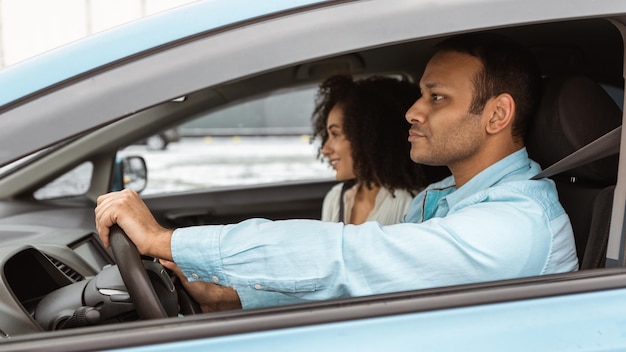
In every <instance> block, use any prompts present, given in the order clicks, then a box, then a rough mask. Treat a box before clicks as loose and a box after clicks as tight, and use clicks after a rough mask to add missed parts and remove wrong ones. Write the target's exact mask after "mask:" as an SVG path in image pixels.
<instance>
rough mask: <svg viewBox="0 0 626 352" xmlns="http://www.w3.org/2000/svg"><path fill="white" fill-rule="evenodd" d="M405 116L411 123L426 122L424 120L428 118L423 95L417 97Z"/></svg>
mask: <svg viewBox="0 0 626 352" xmlns="http://www.w3.org/2000/svg"><path fill="white" fill-rule="evenodd" d="M404 117H405V118H406V120H407V121H408V122H409V123H410V124H411V125H413V124H416V123H424V121H425V120H426V113H425V109H424V106H423V97H421V98H419V99H417V100H416V101H415V103H413V105H411V107H410V108H409V110H407V112H406V114H405V115H404Z"/></svg>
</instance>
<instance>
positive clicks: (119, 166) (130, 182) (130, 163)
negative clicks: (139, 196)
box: [111, 155, 148, 193]
mask: <svg viewBox="0 0 626 352" xmlns="http://www.w3.org/2000/svg"><path fill="white" fill-rule="evenodd" d="M147 184H148V168H147V166H146V161H145V159H144V158H143V157H141V156H138V155H132V156H125V157H123V158H116V159H115V167H114V168H113V183H112V185H111V191H121V190H123V189H132V190H133V191H136V192H137V193H141V191H143V190H144V189H145V188H146V185H147Z"/></svg>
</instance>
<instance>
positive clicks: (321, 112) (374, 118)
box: [312, 75, 449, 194]
mask: <svg viewBox="0 0 626 352" xmlns="http://www.w3.org/2000/svg"><path fill="white" fill-rule="evenodd" d="M419 97H420V90H419V87H418V86H417V85H415V84H413V83H411V82H408V81H406V80H398V79H395V78H390V77H382V76H375V77H370V78H367V79H363V80H356V81H355V80H353V79H352V77H351V76H347V75H336V76H332V77H330V78H328V79H327V80H325V81H324V82H323V83H322V84H321V85H320V86H319V89H318V92H317V96H316V100H315V109H314V111H313V116H312V120H313V140H316V139H319V140H321V145H320V147H319V149H318V154H317V156H318V158H319V159H323V155H322V148H323V145H324V143H325V142H326V140H327V139H328V131H327V129H326V124H327V121H328V114H329V113H330V111H331V110H332V108H333V107H334V106H335V105H339V106H340V107H341V108H342V110H343V115H344V121H343V133H344V134H345V135H346V138H347V139H348V140H349V141H350V145H351V148H352V158H353V160H354V174H355V176H356V179H357V180H358V182H359V183H360V184H362V185H365V186H366V187H368V188H371V187H372V186H380V187H385V188H387V189H389V190H390V191H391V192H392V194H393V191H394V190H396V189H401V190H406V191H409V192H411V193H413V194H415V193H416V192H418V191H419V190H421V189H422V188H424V187H425V186H427V185H428V184H430V183H431V182H434V181H438V180H441V179H443V177H445V176H447V175H449V171H448V169H447V168H441V167H430V166H425V165H420V164H416V163H414V162H413V161H411V159H410V157H409V155H410V154H409V152H410V149H411V145H410V143H409V142H408V140H407V138H408V130H409V127H410V125H409V123H408V122H407V121H406V119H405V113H406V111H407V110H408V109H409V108H410V107H411V105H413V103H414V102H415V101H416V100H417V99H418V98H419Z"/></svg>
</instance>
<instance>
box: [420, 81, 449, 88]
mask: <svg viewBox="0 0 626 352" xmlns="http://www.w3.org/2000/svg"><path fill="white" fill-rule="evenodd" d="M443 86H444V85H443V84H441V83H440V82H437V81H435V82H426V83H424V88H426V89H433V88H442V87H443Z"/></svg>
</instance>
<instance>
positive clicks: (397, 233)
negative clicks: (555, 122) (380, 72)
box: [95, 34, 578, 311]
mask: <svg viewBox="0 0 626 352" xmlns="http://www.w3.org/2000/svg"><path fill="white" fill-rule="evenodd" d="M420 88H421V90H422V97H421V98H420V99H419V100H417V101H416V102H415V104H414V105H413V106H412V107H411V108H410V109H409V111H408V112H407V114H406V119H407V121H409V123H410V124H411V129H410V131H409V137H408V139H409V141H410V142H411V144H412V147H411V152H410V156H411V159H413V161H415V162H418V163H423V164H428V165H445V166H447V167H448V168H449V169H450V171H451V172H452V176H451V177H449V178H446V179H445V180H443V181H441V182H439V183H436V184H432V185H430V186H429V187H427V188H426V190H424V191H423V192H421V193H420V194H419V195H417V197H416V198H415V200H414V201H413V203H412V205H411V208H410V209H409V211H408V212H407V214H406V216H405V218H404V223H402V224H397V225H391V226H380V225H379V224H378V223H375V222H367V223H365V224H362V225H343V224H341V223H327V222H326V223H325V222H319V221H313V220H287V221H274V222H273V221H268V220H262V219H253V220H247V221H244V222H242V223H239V224H234V225H225V226H198V227H190V228H183V229H177V230H174V231H172V230H168V229H164V228H162V227H161V226H160V225H158V224H157V222H156V221H155V220H154V217H153V216H152V214H151V213H150V211H149V210H148V209H147V207H146V206H145V204H143V202H142V201H141V199H140V197H139V196H138V195H137V194H136V193H134V192H132V191H122V192H116V193H110V194H107V195H103V196H101V197H100V198H99V199H98V206H97V208H96V210H95V212H96V226H97V229H98V231H99V233H100V237H101V239H102V241H103V243H104V244H105V246H108V244H109V241H108V233H109V227H110V226H112V225H113V224H115V223H117V224H119V225H120V227H122V229H124V230H125V232H126V233H127V234H128V235H129V237H130V238H131V239H132V240H133V242H135V244H136V245H137V247H138V250H139V251H140V252H141V253H143V254H146V255H150V256H154V257H157V258H161V259H164V260H166V261H164V265H165V266H167V267H169V268H172V269H174V270H176V272H177V273H178V275H179V276H182V275H183V274H184V279H183V281H185V283H186V287H187V289H188V290H189V291H190V293H191V294H192V295H193V296H194V297H195V298H196V300H197V301H198V302H199V303H200V304H201V305H202V306H203V309H204V310H205V311H209V310H218V309H227V308H235V307H239V306H242V307H244V308H253V307H263V306H271V305H276V304H288V303H298V302H306V301H314V300H324V299H331V298H338V297H350V296H360V295H369V294H377V293H385V292H393V291H403V290H412V289H420V288H427V287H437V286H445V285H454V284H462V283H469V282H479V281H490V280H500V279H509V278H516V277H524V276H533V275H542V274H549V273H558V272H568V271H575V270H577V268H578V261H577V257H576V250H575V246H574V238H573V234H572V229H571V225H570V222H569V218H568V217H567V215H566V214H565V212H564V210H563V208H562V207H561V205H560V204H559V202H558V196H557V192H556V188H555V186H554V184H553V182H552V181H550V180H548V179H543V180H536V181H535V180H529V179H530V178H531V177H532V176H534V175H535V174H537V173H538V172H539V171H540V167H539V166H538V164H536V163H535V162H533V161H531V160H530V159H528V155H527V153H526V149H525V148H524V140H523V137H524V131H525V126H526V124H527V121H528V120H529V119H530V117H531V116H532V113H533V109H534V107H535V105H536V104H537V100H538V98H537V94H538V91H539V74H538V73H537V70H536V68H535V66H534V63H533V60H532V58H531V56H530V54H528V53H527V52H526V51H524V50H523V49H522V48H521V47H519V46H517V45H516V44H515V43H513V42H511V41H509V40H507V39H506V38H502V37H499V36H491V35H481V34H478V35H468V36H461V37H455V38H452V39H449V40H447V41H445V42H443V43H442V44H441V45H440V46H439V47H438V48H437V51H436V53H435V55H434V56H433V57H432V59H431V60H430V61H429V63H428V65H427V66H426V69H425V71H424V74H423V76H422V78H421V80H420ZM169 261H173V262H175V264H174V263H172V262H169ZM187 278H188V279H189V280H190V282H188V281H187ZM198 282H200V283H198Z"/></svg>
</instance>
